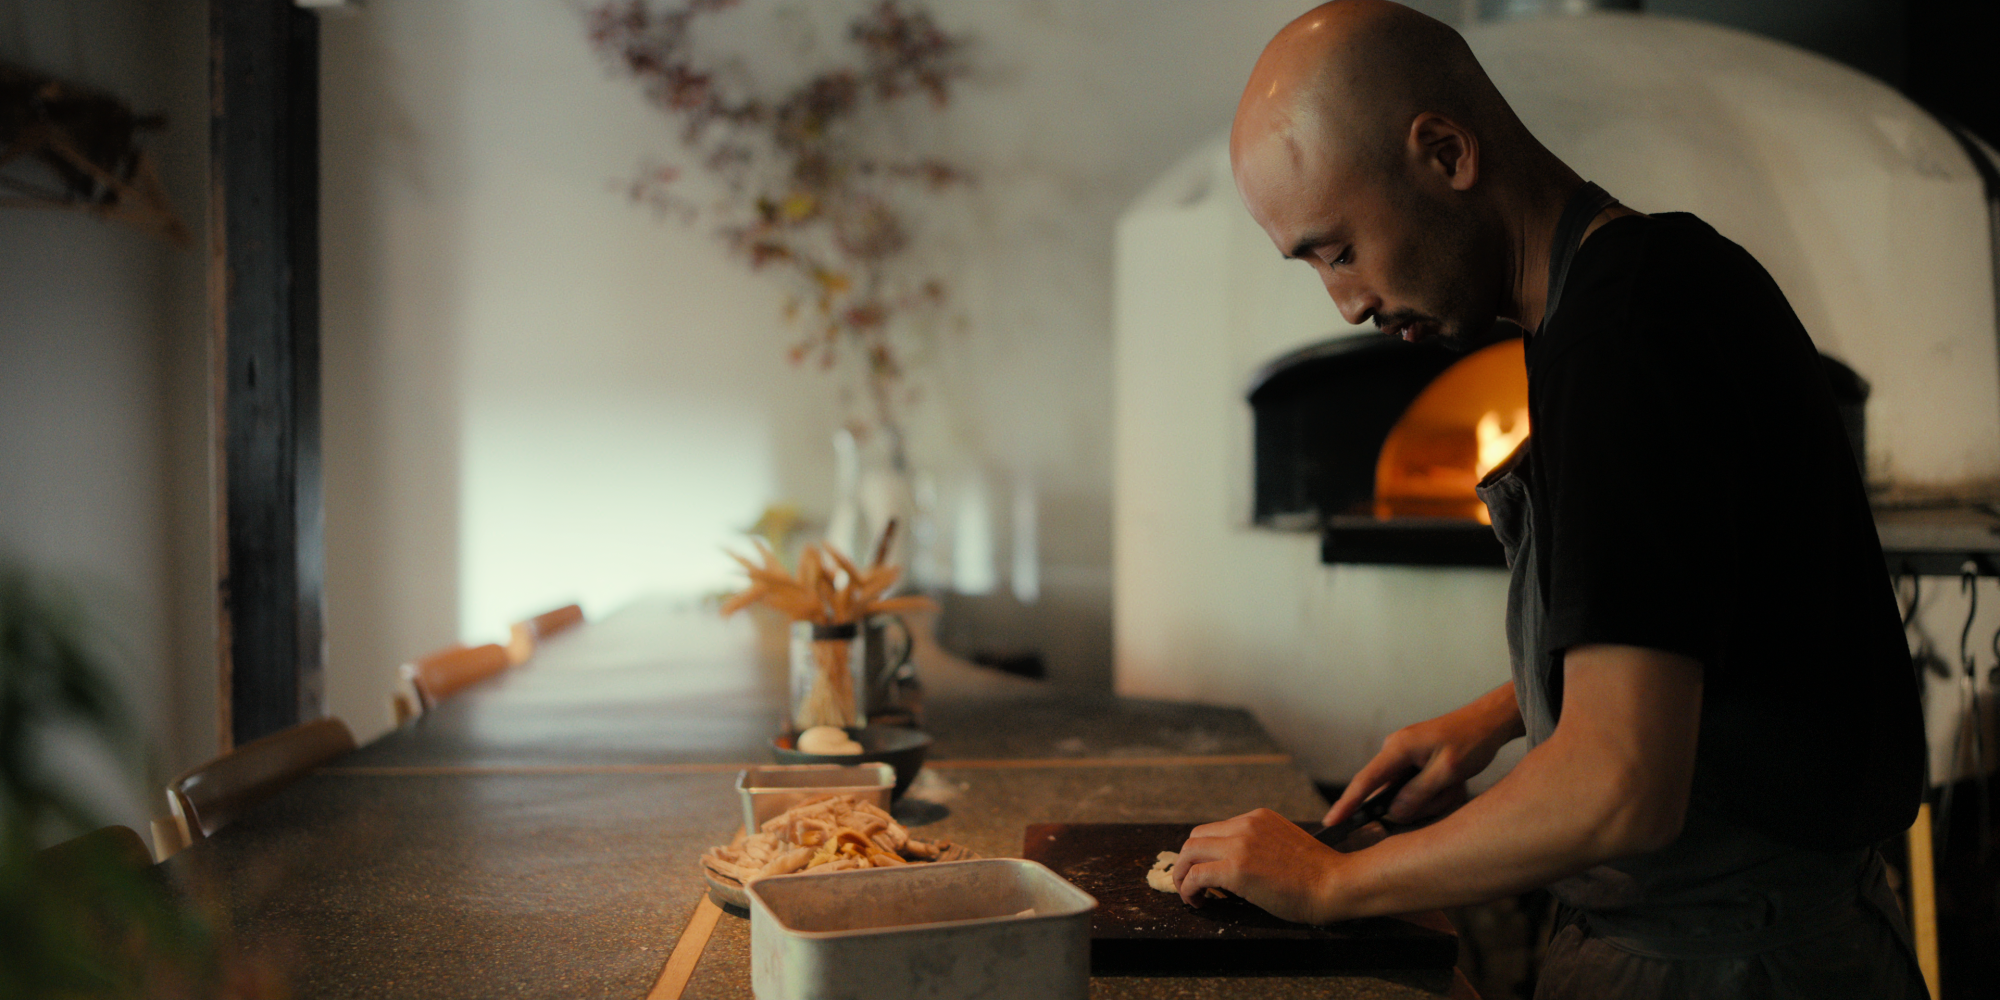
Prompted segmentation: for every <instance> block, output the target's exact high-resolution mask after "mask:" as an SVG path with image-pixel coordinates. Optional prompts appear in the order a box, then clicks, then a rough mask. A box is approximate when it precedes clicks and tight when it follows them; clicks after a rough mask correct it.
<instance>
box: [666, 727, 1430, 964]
mask: <svg viewBox="0 0 2000 1000" xmlns="http://www.w3.org/2000/svg"><path fill="white" fill-rule="evenodd" d="M936 778H937V779H938V781H937V782H935V783H934V784H933V787H932V788H931V789H929V790H928V791H925V790H919V793H920V794H929V795H931V796H934V797H937V798H940V799H942V800H943V801H942V802H941V803H939V805H941V806H942V807H943V808H944V809H946V810H949V814H948V815H946V816H943V817H942V818H940V819H938V820H936V821H935V822H932V823H929V824H926V825H923V826H921V827H918V829H920V830H921V831H922V835H923V836H924V837H926V838H927V839H946V840H951V841H954V842H957V843H962V844H965V845H966V846H968V847H970V848H972V849H973V850H974V851H977V852H978V853H979V854H981V855H982V856H985V857H1018V856H1019V855H1020V851H1021V837H1022V833H1023V832H1024V830H1025V828H1026V827H1027V826H1028V825H1030V824H1033V823H1161V822H1183V821H1192V822H1200V821H1207V820H1212V819H1221V818H1224V817H1227V816H1233V815H1236V814H1238V813H1243V812H1247V811H1249V810H1251V809H1254V808H1257V807H1258V806H1268V807H1271V808H1273V809H1276V810H1278V811H1279V812H1282V813H1285V814H1286V815H1290V816H1296V817H1301V818H1304V817H1314V816H1316V815H1317V814H1318V813H1320V812H1322V811H1324V810H1325V808H1326V801H1325V800H1324V799H1323V798H1321V797H1320V795H1319V793H1318V792H1317V791H1315V790H1314V789H1313V787H1312V784H1311V782H1309V781H1307V780H1306V778H1305V775H1304V774H1303V773H1302V772H1300V771H1299V770H1298V769H1297V768H1296V767H1294V766H1292V765H1289V764H1203V765H1157V764H1146V765H1140V766H1131V767H1089V768H1047V769H1043V768H1018V769H1017V768H1007V769H984V768H968V769H952V768H940V769H938V770H937V772H936ZM921 806H922V803H916V804H911V803H903V804H899V805H898V810H897V811H898V815H899V816H911V815H915V814H919V813H921V812H922V808H921ZM1178 846H1179V845H1178V844H1163V845H1161V848H1160V849H1161V850H1172V849H1174V848H1176V847H1178ZM749 924H750V922H749V920H748V919H746V915H745V914H744V913H743V912H742V911H740V910H736V909H734V908H729V909H725V911H724V915H723V916H722V918H721V920H720V921H719V922H718V923H717V925H716V927H715V931H714V933H713V934H712V935H711V936H710V938H709V941H708V946H707V948H706V949H705V950H704V951H703V953H702V958H701V962H700V964H699V965H697V966H696V968H695V972H694V977H693V979H691V980H690V981H689V983H688V988H687V992H686V995H687V996H689V997H702V998H715V1000H733V998H743V1000H748V998H750V997H751V992H750V971H749V970H750V927H749ZM1453 983H1454V978H1453V973H1452V971H1451V970H1449V969H1442V970H1384V971H1379V972H1362V973H1357V974H1353V975H1340V976H1285V977H1247V978H1246V977H1172V976H1131V977H1127V976H1115V977H1114V976H1100V977H1096V978H1094V979H1092V981H1091V996H1092V997H1119V998H1125V997H1130V998H1134V1000H1137V998H1148V1000H1151V998H1162V1000H1164V998H1203V1000H1206V998H1218V1000H1220V998H1232V997H1244V998H1259V1000H1288V998H1293V997H1299V998H1304V997H1314V998H1334V1000H1340V998H1356V1000H1373V998H1385V1000H1386V998H1415V997H1438V996H1445V995H1450V994H1449V991H1450V990H1451V989H1452V986H1453Z"/></svg>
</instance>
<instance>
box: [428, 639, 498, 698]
mask: <svg viewBox="0 0 2000 1000" xmlns="http://www.w3.org/2000/svg"><path fill="white" fill-rule="evenodd" d="M505 669H507V650H506V649H505V648H503V647H502V646H501V645H500V644H499V643H492V642H489V643H487V644H486V645H484V646H448V647H446V648H444V649H440V650H438V651H437V652H435V653H431V654H429V655H428V656H423V657H419V658H418V659H417V660H416V661H415V662H413V663H410V664H407V665H405V667H404V668H403V675H404V676H405V677H406V678H408V680H409V682H410V685H411V686H412V687H414V688H415V689H416V692H417V698H418V700H419V702H420V703H421V705H422V708H423V710H424V711H426V712H428V711H430V710H431V709H433V708H436V707H437V704H438V702H441V701H443V700H445V699H446V698H449V697H451V696H452V695H454V694H457V693H458V692H459V691H460V690H462V689H464V688H465V687H467V686H469V685H473V684H477V683H479V682H480V681H483V680H485V679H486V678H488V677H491V676H493V675H494V674H497V673H499V672H500V671H502V670H505Z"/></svg>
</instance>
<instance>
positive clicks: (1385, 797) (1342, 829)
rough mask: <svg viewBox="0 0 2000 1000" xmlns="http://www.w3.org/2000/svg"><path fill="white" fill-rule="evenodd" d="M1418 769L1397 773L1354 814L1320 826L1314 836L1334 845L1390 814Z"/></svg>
mask: <svg viewBox="0 0 2000 1000" xmlns="http://www.w3.org/2000/svg"><path fill="white" fill-rule="evenodd" d="M1418 770H1419V769H1418V768H1411V769H1409V770H1407V771H1404V772H1403V773H1402V774H1400V775H1397V776H1396V778H1395V779H1394V780H1392V781H1390V782H1389V783H1388V784H1386V785H1383V786H1382V787H1381V788H1378V789H1376V790H1375V793H1374V794H1372V795H1370V796H1368V798H1366V799H1364V800H1362V802H1361V805H1360V807H1359V808H1357V809H1355V810H1354V812H1353V814H1352V815H1350V816H1348V817H1347V818H1346V819H1344V820H1341V821H1340V822H1338V823H1335V824H1334V825H1332V826H1322V827H1320V828H1319V830H1318V832H1316V833H1314V834H1313V838H1314V839H1315V840H1318V841H1319V842H1320V843H1322V844H1325V845H1326V846H1328V847H1332V846H1334V845H1336V844H1339V843H1340V842H1342V841H1344V840H1346V839H1347V838H1348V837H1351V836H1353V835H1354V831H1356V830H1359V829H1361V828H1362V827H1364V826H1367V825H1368V824H1370V823H1373V822H1376V821H1377V820H1380V819H1381V818H1382V817H1384V816H1387V815H1389V806H1390V805H1392V804H1394V803H1395V801H1396V796H1397V795H1398V794H1400V793H1401V792H1402V791H1403V786H1404V785H1407V784H1409V783H1410V779H1411V778H1414V777H1416V776H1417V771H1418Z"/></svg>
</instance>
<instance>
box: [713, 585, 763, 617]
mask: <svg viewBox="0 0 2000 1000" xmlns="http://www.w3.org/2000/svg"><path fill="white" fill-rule="evenodd" d="M765 593H766V591H765V589H764V586H763V585H762V584H758V585H755V586H752V587H751V588H750V589H749V590H746V591H744V592H742V593H740V594H737V595H736V596H735V597H732V598H730V599H729V600H727V601H725V602H723V604H722V617H724V618H727V617H729V616H730V615H733V614H735V613H736V612H738V611H741V610H743V609H744V608H747V607H749V606H750V605H752V604H755V603H757V602H758V601H759V600H762V599H763V598H764V596H765Z"/></svg>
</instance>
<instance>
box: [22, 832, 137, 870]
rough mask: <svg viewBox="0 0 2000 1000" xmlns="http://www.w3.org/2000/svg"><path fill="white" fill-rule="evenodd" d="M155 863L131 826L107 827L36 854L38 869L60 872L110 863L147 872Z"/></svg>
mask: <svg viewBox="0 0 2000 1000" xmlns="http://www.w3.org/2000/svg"><path fill="white" fill-rule="evenodd" d="M152 863H153V856H152V854H151V853H150V852H148V851H147V850H146V842H145V841H144V840H141V839H140V838H139V835H138V834H137V833H134V832H132V828H131V827H125V826H107V827H103V828H101V829H97V830H92V831H90V832H89V833H86V834H84V835H83V836H81V837H76V838H74V839H71V840H65V841H63V842H62V843H60V844H57V845H55V846H54V847H47V848H43V849H42V851H41V853H40V854H39V855H37V856H36V865H35V867H36V869H37V870H38V871H40V872H42V873H44V874H49V875H58V874H60V873H63V872H68V871H73V870H75V869H77V868H80V867H83V866H86V865H101V864H110V865H115V866H117V867H119V868H124V869H128V870H130V871H144V870H145V869H146V868H148V867H150V866H151V865H152Z"/></svg>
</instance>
